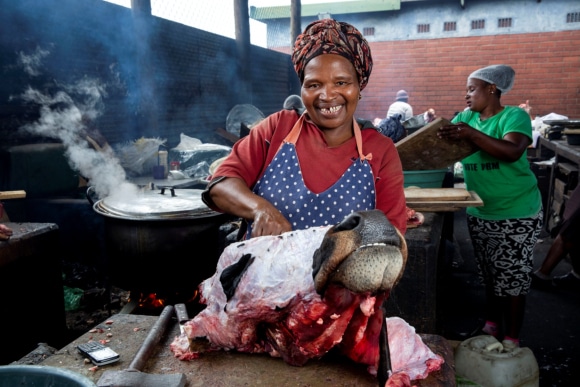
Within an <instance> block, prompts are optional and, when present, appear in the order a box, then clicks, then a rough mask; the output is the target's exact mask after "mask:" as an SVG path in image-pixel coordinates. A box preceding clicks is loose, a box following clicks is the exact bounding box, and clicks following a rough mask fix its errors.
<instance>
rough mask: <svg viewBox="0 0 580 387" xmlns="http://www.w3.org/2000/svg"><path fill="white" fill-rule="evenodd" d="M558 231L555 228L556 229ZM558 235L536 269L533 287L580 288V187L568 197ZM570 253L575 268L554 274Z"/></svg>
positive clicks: (557, 228)
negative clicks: (564, 272) (553, 275)
mask: <svg viewBox="0 0 580 387" xmlns="http://www.w3.org/2000/svg"><path fill="white" fill-rule="evenodd" d="M553 231H554V230H553ZM555 234H556V237H555V238H554V241H553V242H552V245H551V246H550V249H549V250H548V253H547V254H546V257H545V258H544V261H543V262H542V265H541V266H540V268H539V269H538V270H536V271H535V272H534V273H532V287H534V288H538V289H549V288H553V286H555V287H556V288H560V289H567V290H576V291H578V290H580V241H579V240H578V237H579V236H580V188H579V187H576V189H575V190H574V191H573V192H572V194H571V195H570V198H569V199H568V200H567V201H566V206H565V208H564V213H563V214H562V223H561V224H560V225H559V226H558V227H556V230H555ZM567 255H570V260H571V262H572V270H571V271H570V272H569V273H568V274H566V275H564V276H560V277H554V278H552V277H551V274H552V271H553V270H554V269H555V268H556V266H558V264H559V263H560V261H562V260H563V259H564V258H566V256H567Z"/></svg>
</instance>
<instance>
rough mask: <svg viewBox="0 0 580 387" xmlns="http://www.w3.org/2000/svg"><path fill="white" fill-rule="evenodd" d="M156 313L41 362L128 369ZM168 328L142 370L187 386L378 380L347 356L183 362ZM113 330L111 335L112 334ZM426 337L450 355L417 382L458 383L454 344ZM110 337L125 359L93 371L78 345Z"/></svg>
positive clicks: (86, 371)
mask: <svg viewBox="0 0 580 387" xmlns="http://www.w3.org/2000/svg"><path fill="white" fill-rule="evenodd" d="M156 320H157V317H155V316H143V315H132V314H117V315H113V316H112V317H111V318H109V319H107V321H112V323H111V324H106V321H103V322H102V323H100V324H98V325H97V326H96V328H99V330H98V331H97V332H94V333H90V332H87V333H85V334H84V335H82V336H81V337H79V338H78V339H76V340H74V341H73V342H71V343H70V344H68V345H67V346H65V347H64V348H62V349H60V350H59V351H58V352H57V353H56V354H54V355H53V356H51V357H49V358H47V359H46V360H44V361H43V362H41V363H40V365H46V366H53V367H59V368H66V369H68V370H71V371H74V372H77V373H79V374H81V375H84V376H86V377H88V378H89V379H91V380H93V381H94V382H95V383H96V382H97V381H98V380H99V378H100V377H101V375H102V374H103V372H104V371H105V370H114V371H115V370H123V369H125V368H127V367H128V365H129V364H130V363H131V361H132V359H133V357H134V356H135V354H136V353H137V351H138V350H139V347H140V346H141V344H142V343H143V341H144V339H145V337H146V336H147V334H148V331H149V329H150V328H151V327H152V326H153V324H154V323H155V321H156ZM172 324H173V325H171V326H170V329H169V332H168V333H167V334H166V336H165V337H164V338H163V339H162V340H161V343H160V345H159V347H158V349H157V351H156V352H155V353H153V355H152V357H151V359H150V360H149V362H148V363H147V365H146V366H145V369H144V370H143V372H146V373H154V374H174V373H183V374H184V375H185V376H186V378H187V382H188V384H187V385H188V386H190V387H191V386H227V387H232V386H268V387H269V386H280V387H283V386H310V387H315V386H321V387H327V386H336V387H339V386H353V387H355V386H356V387H365V386H368V387H376V386H377V381H376V379H375V378H374V377H373V376H371V375H370V374H369V373H368V372H367V370H366V367H364V366H362V365H359V364H355V363H354V362H352V361H350V360H348V359H346V358H343V357H341V358H338V357H332V356H328V357H325V358H323V359H320V360H311V361H309V362H308V363H307V364H306V365H305V366H303V367H293V366H290V365H288V364H286V363H285V362H284V361H283V360H281V359H279V358H272V357H270V356H269V355H262V354H260V355H257V354H240V353H232V352H225V351H219V352H213V353H206V354H204V355H202V356H201V357H200V358H199V359H196V360H192V361H189V362H187V361H180V360H178V359H177V358H175V357H174V356H173V353H172V352H171V351H170V349H169V344H170V343H171V342H172V341H173V338H174V337H176V336H177V335H178V334H179V328H178V326H177V323H176V322H175V323H172ZM107 334H110V337H109V336H107ZM422 338H423V341H424V342H425V343H426V344H427V345H429V346H430V347H431V348H432V350H433V351H434V352H435V353H438V354H440V355H441V356H443V358H444V359H445V361H446V362H445V364H444V365H443V367H442V369H441V370H440V371H437V372H435V373H433V374H432V375H430V376H429V378H428V379H426V380H423V381H421V382H420V383H418V386H455V372H454V369H455V366H454V361H453V350H452V347H451V345H450V344H449V343H448V342H447V341H446V340H444V339H443V338H442V337H440V336H434V335H424V336H422ZM91 339H92V340H100V339H110V342H109V343H107V345H108V346H110V347H111V348H112V349H113V350H114V351H116V352H117V353H119V355H120V356H121V360H120V361H119V362H117V363H113V364H109V365H106V366H103V367H100V368H98V369H97V370H95V371H91V368H92V364H86V363H85V362H84V359H83V358H82V357H81V356H80V355H79V354H78V352H77V350H76V348H75V346H76V345H77V344H79V343H83V342H87V341H89V340H91Z"/></svg>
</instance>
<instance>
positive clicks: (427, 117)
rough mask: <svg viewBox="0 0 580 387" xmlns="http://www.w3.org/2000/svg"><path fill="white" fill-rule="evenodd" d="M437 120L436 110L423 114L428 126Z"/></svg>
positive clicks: (431, 109) (428, 110)
mask: <svg viewBox="0 0 580 387" xmlns="http://www.w3.org/2000/svg"><path fill="white" fill-rule="evenodd" d="M435 118H437V115H436V114H435V109H433V108H430V109H427V111H426V112H425V113H423V119H424V120H425V123H426V124H428V123H429V122H432V121H434V120H435Z"/></svg>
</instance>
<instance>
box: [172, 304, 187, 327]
mask: <svg viewBox="0 0 580 387" xmlns="http://www.w3.org/2000/svg"><path fill="white" fill-rule="evenodd" d="M174 308H175V314H176V315H177V322H178V323H179V325H182V324H185V323H186V322H188V321H189V315H188V314H187V308H186V307H185V304H183V303H182V304H175V306H174Z"/></svg>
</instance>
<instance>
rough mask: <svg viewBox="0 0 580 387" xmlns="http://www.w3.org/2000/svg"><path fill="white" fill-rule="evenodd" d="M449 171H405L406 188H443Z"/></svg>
mask: <svg viewBox="0 0 580 387" xmlns="http://www.w3.org/2000/svg"><path fill="white" fill-rule="evenodd" d="M446 173H447V169H432V170H425V171H403V177H404V179H405V181H404V186H405V188H407V187H419V188H441V187H442V186H443V180H444V179H445V174H446Z"/></svg>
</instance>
